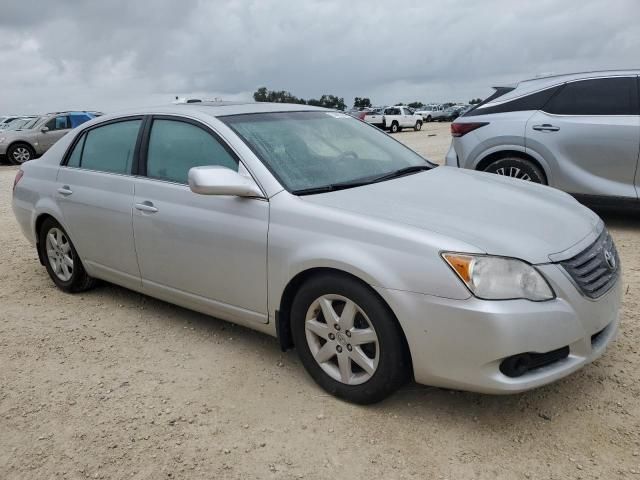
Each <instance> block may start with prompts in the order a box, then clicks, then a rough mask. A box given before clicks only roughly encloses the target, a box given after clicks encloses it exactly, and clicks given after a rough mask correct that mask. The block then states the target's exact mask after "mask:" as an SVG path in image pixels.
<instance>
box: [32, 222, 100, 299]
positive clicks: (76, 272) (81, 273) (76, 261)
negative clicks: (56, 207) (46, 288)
mask: <svg viewBox="0 0 640 480" xmlns="http://www.w3.org/2000/svg"><path fill="white" fill-rule="evenodd" d="M55 229H57V230H59V231H61V232H62V233H63V234H64V236H65V237H66V240H67V242H66V243H68V245H69V253H70V255H69V256H70V257H71V259H72V260H73V270H72V273H71V278H69V279H68V280H63V279H61V278H60V277H59V276H58V274H56V273H55V271H54V270H53V267H52V265H51V263H52V262H51V261H50V259H49V254H48V253H47V235H48V234H49V233H50V232H52V231H54V230H55ZM38 248H39V249H40V256H41V257H40V258H42V259H43V261H44V265H45V267H46V269H47V273H49V276H50V277H51V280H53V283H55V284H56V286H57V287H58V288H59V289H60V290H62V291H64V292H67V293H79V292H84V291H86V290H89V289H91V288H93V287H94V286H95V283H96V280H95V279H94V278H92V277H90V276H89V275H87V272H86V271H85V269H84V266H83V265H82V261H81V260H80V257H79V256H78V252H76V249H75V247H74V246H73V243H72V242H71V239H69V236H68V234H67V232H66V231H65V230H64V228H62V226H61V225H60V224H59V223H58V222H57V221H55V220H54V219H53V218H47V219H46V220H45V221H44V222H43V223H42V226H41V227H40V231H39V232H38Z"/></svg>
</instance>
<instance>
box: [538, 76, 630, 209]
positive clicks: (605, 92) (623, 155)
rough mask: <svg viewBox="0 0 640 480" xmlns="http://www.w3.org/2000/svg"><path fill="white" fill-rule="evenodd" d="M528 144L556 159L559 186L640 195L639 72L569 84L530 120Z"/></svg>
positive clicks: (554, 179)
mask: <svg viewBox="0 0 640 480" xmlns="http://www.w3.org/2000/svg"><path fill="white" fill-rule="evenodd" d="M526 148H527V149H531V150H533V151H536V152H538V153H539V154H541V155H542V157H544V158H545V159H546V160H547V162H548V163H549V164H550V165H549V166H550V171H551V175H550V178H549V184H550V185H551V186H553V187H556V188H559V189H561V190H564V191H566V192H569V193H574V194H582V195H606V196H614V197H623V198H629V199H635V198H637V194H636V188H635V185H634V179H635V175H636V167H637V164H638V150H639V149H640V115H638V91H637V82H636V77H612V78H599V79H589V80H580V81H576V82H570V83H567V84H566V85H564V86H563V87H562V89H561V90H560V91H559V92H558V93H557V94H555V95H554V96H553V97H552V98H551V100H550V101H549V102H548V103H547V104H546V105H545V106H544V107H543V109H542V110H541V111H538V112H536V113H535V114H534V115H533V116H532V117H531V118H530V119H529V120H528V122H527V126H526Z"/></svg>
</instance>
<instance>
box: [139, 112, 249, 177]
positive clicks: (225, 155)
mask: <svg viewBox="0 0 640 480" xmlns="http://www.w3.org/2000/svg"><path fill="white" fill-rule="evenodd" d="M205 165H219V166H223V167H227V168H231V169H232V170H235V171H238V162H237V161H236V160H235V158H234V157H233V156H232V155H231V154H230V153H229V152H228V151H227V150H226V149H225V148H224V146H223V145H222V144H221V143H220V142H218V141H217V140H216V139H215V138H214V137H213V135H211V134H210V133H209V132H207V131H205V130H204V129H202V128H200V127H197V126H195V125H192V124H190V123H185V122H180V121H175V120H154V121H153V126H152V127H151V135H150V137H149V153H148V155H147V176H148V177H152V178H158V179H160V180H168V181H171V182H177V183H187V180H188V174H189V169H191V168H192V167H201V166H205Z"/></svg>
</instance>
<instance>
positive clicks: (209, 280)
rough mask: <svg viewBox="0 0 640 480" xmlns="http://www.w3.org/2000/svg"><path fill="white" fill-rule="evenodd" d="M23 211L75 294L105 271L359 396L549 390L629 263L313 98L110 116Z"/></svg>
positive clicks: (615, 296) (616, 292)
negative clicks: (295, 357) (257, 336)
mask: <svg viewBox="0 0 640 480" xmlns="http://www.w3.org/2000/svg"><path fill="white" fill-rule="evenodd" d="M13 209H14V212H15V215H16V218H17V220H18V222H19V224H20V226H21V228H22V230H23V232H24V234H25V235H26V237H27V238H28V239H29V240H30V241H31V242H32V243H33V244H34V246H35V247H36V248H37V252H38V255H39V258H40V261H41V263H42V264H43V265H44V266H45V267H46V269H47V271H48V273H49V275H50V277H51V279H52V280H53V282H54V283H55V284H56V285H57V286H58V287H60V288H61V289H62V290H64V291H67V292H73V293H75V292H82V291H85V290H87V289H89V288H91V287H92V286H93V285H94V284H95V283H96V280H97V279H100V280H103V281H107V282H113V283H116V284H119V285H122V286H124V287H127V288H130V289H132V290H136V291H139V292H142V293H145V294H147V295H151V296H153V297H157V298H160V299H163V300H166V301H168V302H171V303H175V304H178V305H182V306H184V307H187V308H190V309H193V310H197V311H200V312H203V313H205V314H209V315H212V316H215V317H218V318H221V319H224V320H228V321H231V322H234V323H238V324H242V325H246V326H248V327H250V328H253V329H256V330H259V331H262V332H265V333H267V334H269V335H272V336H274V337H277V338H278V340H279V343H280V345H281V347H282V348H283V349H286V348H289V347H292V346H295V348H296V349H297V351H298V352H299V355H300V359H301V361H302V363H303V364H304V366H305V367H306V369H307V370H308V372H309V374H310V375H311V376H312V377H313V379H314V380H315V381H316V382H317V383H318V384H319V385H321V386H322V387H323V388H324V389H326V390H327V391H329V392H331V393H332V394H335V395H337V396H339V397H341V398H344V399H347V400H349V401H353V402H358V403H370V402H375V401H379V400H381V399H382V398H384V397H386V396H387V395H389V394H390V393H392V392H393V391H394V390H396V389H397V388H398V387H400V386H401V385H402V384H403V383H404V382H406V381H407V380H409V379H415V380H416V381H417V382H420V383H423V384H429V385H435V386H442V387H449V388H458V389H466V390H473V391H479V392H487V393H509V392H519V391H523V390H527V389H531V388H534V387H538V386H540V385H544V384H547V383H549V382H552V381H554V380H557V379H559V378H561V377H563V376H565V375H568V374H569V373H571V372H574V371H575V370H577V369H579V368H581V367H582V366H584V365H585V364H587V363H589V362H591V361H592V360H594V359H595V358H596V357H598V356H599V355H601V354H602V353H603V352H604V350H605V348H606V346H607V345H608V344H609V342H610V341H611V340H612V338H613V337H614V336H615V333H616V330H617V325H618V311H619V308H620V291H621V281H620V262H619V258H618V255H617V253H616V249H615V246H614V245H613V242H612V240H611V237H610V236H609V234H608V233H607V231H606V229H605V228H604V225H603V223H602V221H601V220H600V219H599V218H598V216H597V215H595V214H594V213H593V212H591V211H590V210H588V209H587V208H585V207H583V206H581V205H580V204H579V203H578V202H576V201H575V200H574V199H573V198H571V197H570V196H569V195H567V194H565V193H562V192H560V191H557V190H554V189H551V188H548V187H545V186H541V185H535V184H530V183H526V182H522V181H520V180H514V179H509V178H500V177H498V176H494V175H489V174H486V173H481V172H473V171H468V170H459V169H456V168H449V167H438V168H436V166H435V165H434V164H432V163H430V162H428V161H427V160H425V159H424V158H422V157H421V156H419V155H418V154H416V153H415V152H413V151H412V150H410V149H408V148H407V147H405V146H404V145H402V144H400V143H399V142H397V141H396V140H394V139H393V138H391V137H390V136H388V135H386V134H385V133H382V132H380V131H379V130H378V129H376V128H374V127H371V126H369V125H367V124H366V123H364V122H361V121H359V120H356V119H354V118H352V117H351V116H348V115H345V114H343V113H340V112H335V111H330V110H325V109H320V108H312V107H308V106H304V105H282V104H260V103H258V104H255V103H246V104H225V103H211V104H208V103H200V104H189V105H173V106H168V107H164V108H155V109H145V110H138V111H133V112H129V113H123V114H119V115H105V116H102V117H100V118H99V119H94V120H92V121H90V122H88V123H86V124H83V125H82V126H80V127H78V128H76V129H75V130H73V131H72V132H71V133H69V134H68V135H66V136H65V137H63V138H62V139H61V140H60V141H58V142H57V143H56V144H55V145H54V146H53V147H52V148H51V149H50V150H49V151H48V152H47V153H46V154H45V155H44V156H43V157H42V158H41V159H38V160H34V161H30V162H27V163H25V164H24V165H23V166H22V167H21V170H20V171H19V172H18V174H17V176H16V182H15V187H14V193H13Z"/></svg>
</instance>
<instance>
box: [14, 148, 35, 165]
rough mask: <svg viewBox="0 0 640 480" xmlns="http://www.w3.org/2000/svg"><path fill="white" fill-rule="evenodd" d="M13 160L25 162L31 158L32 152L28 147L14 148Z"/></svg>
mask: <svg viewBox="0 0 640 480" xmlns="http://www.w3.org/2000/svg"><path fill="white" fill-rule="evenodd" d="M12 156H13V160H14V161H15V162H16V163H24V162H26V161H28V160H31V152H30V151H29V149H28V148H27V147H17V148H16V149H14V150H13V155H12Z"/></svg>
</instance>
